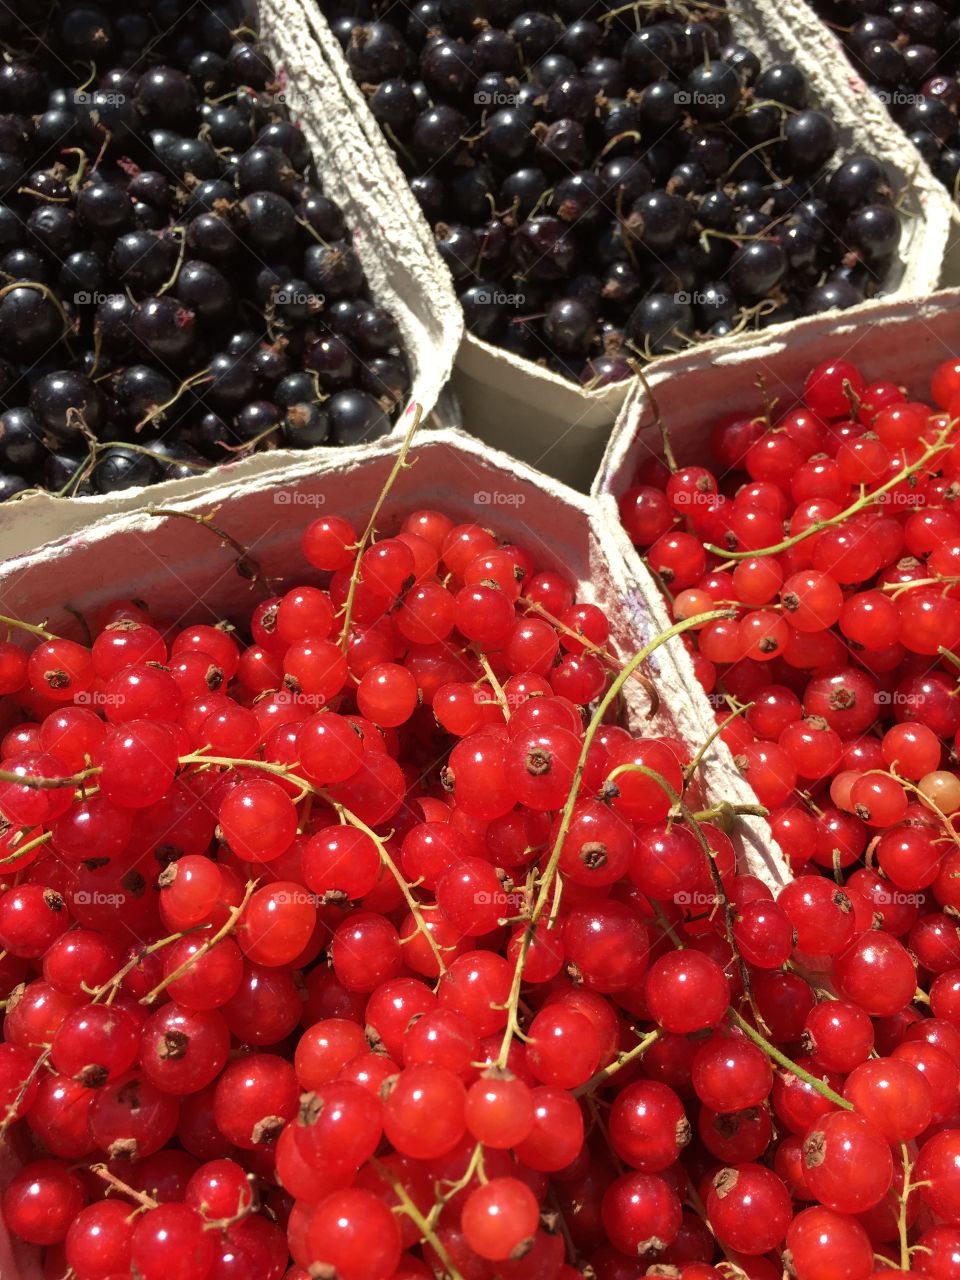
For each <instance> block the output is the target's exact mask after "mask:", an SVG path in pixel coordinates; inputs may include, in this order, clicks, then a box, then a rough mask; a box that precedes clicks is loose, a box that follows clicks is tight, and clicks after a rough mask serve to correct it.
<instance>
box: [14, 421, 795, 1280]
mask: <svg viewBox="0 0 960 1280" xmlns="http://www.w3.org/2000/svg"><path fill="white" fill-rule="evenodd" d="M398 449H399V445H398V443H397V442H396V441H383V442H380V443H378V444H375V445H372V446H370V447H368V448H366V449H341V450H338V451H337V452H336V454H335V455H333V456H331V455H330V454H329V453H328V454H327V456H326V457H324V458H322V459H318V458H305V457H302V456H301V457H300V459H299V460H298V461H296V462H295V463H293V464H292V465H291V466H289V467H288V468H287V469H286V470H285V471H284V472H282V473H281V472H273V473H270V474H260V475H253V476H250V475H247V476H246V477H244V478H243V479H241V478H239V477H238V478H236V479H235V478H233V477H232V476H224V477H222V480H221V483H220V484H219V485H216V486H213V487H211V488H209V489H208V490H207V491H205V492H204V493H196V492H194V493H192V494H189V495H186V496H185V497H184V498H183V499H182V500H181V501H178V502H177V503H176V504H175V508H174V509H175V510H176V511H179V512H186V513H192V514H194V515H204V514H207V513H208V512H210V511H212V510H216V512H217V515H216V524H217V526H218V528H220V529H222V530H224V531H225V532H227V533H229V534H231V535H232V536H233V537H235V538H236V539H237V540H238V541H239V542H240V543H242V544H243V546H244V547H245V548H246V551H247V555H248V558H252V560H254V561H256V564H257V567H258V571H259V572H258V578H257V580H256V581H254V582H252V583H251V581H250V580H249V577H248V576H244V575H243V574H241V573H239V572H238V569H237V560H238V553H237V551H236V550H235V549H234V548H232V547H231V546H229V545H227V544H224V543H223V542H222V541H221V540H220V538H219V537H217V536H216V535H215V534H214V533H213V532H211V531H210V530H207V529H203V528H200V527H199V526H198V525H197V524H196V523H195V522H194V521H192V520H186V519H182V518H178V517H176V516H172V515H169V514H166V515H164V514H162V513H161V514H156V515H152V514H150V513H149V512H147V511H133V512H122V513H114V514H112V515H109V516H103V517H101V518H100V519H98V520H96V521H94V522H93V523H92V524H90V526H89V527H88V528H87V529H85V530H83V531H82V532H75V533H73V534H71V535H68V536H66V537H62V538H60V539H58V540H56V541H54V542H51V543H49V544H47V545H44V546H42V547H39V548H37V549H36V550H33V551H30V552H27V553H24V554H22V555H18V556H13V557H11V558H9V559H8V560H7V561H6V563H5V564H3V565H2V566H0V613H3V614H4V615H6V616H12V617H16V618H19V619H21V620H23V621H31V622H37V621H40V620H42V619H48V620H49V622H48V625H49V627H50V628H51V629H52V630H54V631H56V632H61V633H64V634H68V635H69V634H76V633H77V618H76V614H75V613H74V612H73V610H79V611H80V612H81V613H82V614H87V613H92V612H93V611H94V610H95V609H96V608H97V606H98V605H103V604H105V603H106V602H107V601H109V600H112V599H115V598H116V597H117V596H118V594H122V593H123V592H124V590H125V589H127V588H128V587H130V588H135V593H136V595H137V596H138V597H142V598H144V599H145V600H146V601H147V602H148V603H149V605H150V606H151V608H152V609H154V610H155V611H156V612H157V614H158V615H159V616H163V617H167V618H170V619H172V620H174V621H184V622H186V621H188V620H189V621H195V622H216V621H219V620H220V619H222V618H232V619H236V620H237V621H238V622H242V621H243V620H244V619H245V618H248V617H249V614H250V611H251V609H252V608H253V606H254V605H255V604H256V602H257V601H258V600H260V599H262V598H263V597H264V596H266V595H270V594H274V592H275V590H276V588H277V586H278V585H279V584H280V583H283V582H291V581H302V580H304V579H307V580H309V579H310V577H311V576H312V574H313V571H312V570H310V569H309V568H308V566H306V564H305V563H304V561H303V557H302V555H301V553H300V536H301V532H302V530H303V527H304V526H305V525H306V524H307V523H308V522H309V521H310V520H312V519H314V518H315V517H316V516H317V515H318V514H320V513H322V512H329V513H331V514H332V513H334V512H336V513H338V514H343V515H345V516H347V517H348V518H350V519H351V520H352V521H354V523H355V525H356V527H357V528H363V527H365V524H366V521H367V519H368V518H369V513H370V511H371V509H372V507H373V504H374V502H375V501H376V499H377V496H378V495H379V493H380V491H381V490H382V488H383V485H384V483H385V481H386V479H387V476H388V474H389V472H390V470H391V468H392V466H393V464H394V462H395V460H396V457H397V453H398ZM409 461H410V462H411V463H412V465H411V466H409V467H408V468H406V469H404V470H402V471H401V472H400V473H399V475H398V477H397V479H396V482H395V484H394V486H393V488H392V489H391V492H390V495H389V497H388V499H387V502H386V504H385V506H384V509H383V512H382V518H381V520H380V527H379V530H378V532H379V533H380V534H381V535H384V536H385V535H388V534H390V533H392V532H393V531H395V529H396V527H397V525H398V524H399V522H400V519H401V518H402V516H403V515H405V514H406V513H408V512H409V511H411V510H414V509H417V508H421V507H425V506H435V507H437V508H439V509H441V510H444V511H446V512H448V513H449V514H450V515H451V516H453V517H454V518H457V519H460V520H464V521H476V522H479V523H481V524H484V525H489V527H491V529H493V531H494V532H495V533H496V534H497V535H498V536H499V537H501V538H503V539H505V540H510V541H515V542H517V543H519V544H521V545H523V546H525V547H527V548H528V549H529V550H530V552H531V553H532V554H533V556H534V557H535V559H536V560H537V562H538V564H539V565H542V566H543V567H544V568H552V569H555V570H558V571H559V572H561V573H563V574H564V575H565V576H566V577H567V578H568V579H570V580H571V581H573V582H575V583H576V584H577V592H578V598H579V599H582V600H588V601H591V602H593V603H596V604H597V605H599V606H600V607H601V608H602V609H603V610H604V612H605V614H606V616H607V617H608V619H609V621H610V628H611V635H610V642H609V644H610V647H611V648H612V649H613V650H614V651H615V652H616V653H617V654H618V655H619V656H620V657H621V658H622V659H623V660H626V659H628V658H629V657H630V656H631V655H632V654H634V653H636V652H637V651H638V650H639V649H641V648H642V647H643V646H644V645H645V644H646V643H647V642H648V641H650V640H651V639H652V638H654V637H655V636H656V635H658V634H659V633H660V632H662V631H664V630H666V628H667V627H668V626H669V622H670V620H669V618H668V617H667V616H666V612H665V609H664V606H663V601H662V598H661V596H660V592H659V590H658V588H657V586H656V584H655V582H654V581H653V579H652V578H651V577H650V575H649V573H648V572H647V570H646V569H645V568H644V566H643V565H642V564H640V563H639V562H637V563H635V564H632V565H629V566H628V565H627V563H626V561H625V559H624V556H623V554H622V552H621V549H620V547H619V545H618V541H617V538H616V536H615V531H614V530H612V529H611V527H610V522H609V520H607V519H606V518H605V517H604V516H603V515H602V514H601V508H600V505H599V504H598V503H596V502H595V501H594V500H593V499H591V498H589V497H585V496H583V495H581V494H578V493H575V492H574V491H572V490H570V489H567V488H565V487H564V486H563V485H561V484H559V483H557V482H556V481H554V480H551V479H549V478H547V477H545V476H542V475H538V474H537V473H536V472H534V471H532V470H531V469H530V468H528V467H526V466H524V465H523V464H519V463H517V462H515V461H514V460H513V459H512V458H510V457H507V456H506V455H504V454H502V453H498V452H496V451H494V450H492V449H490V448H489V447H487V446H486V445H484V444H482V443H480V442H479V441H477V440H474V439H472V438H471V437H469V436H466V435H464V434H462V433H460V432H458V431H454V430H443V431H437V432H432V433H427V434H426V435H425V436H424V437H423V438H422V439H421V440H419V441H415V443H414V446H413V448H412V449H411V452H410V455H409ZM118 566H122V567H123V575H122V578H121V577H120V575H119V574H118ZM264 579H269V586H268V585H267V583H266V582H265V581H264ZM644 673H645V674H646V675H647V676H648V677H649V678H650V679H651V680H653V681H654V683H655V686H656V688H657V691H658V694H659V698H660V706H659V709H658V710H657V712H656V714H655V715H654V716H653V717H651V718H648V713H649V711H650V700H649V697H648V695H647V693H646V691H645V690H644V688H643V687H642V685H641V684H640V683H639V682H638V681H634V680H631V681H629V682H628V684H627V685H626V687H625V690H624V694H625V703H626V714H627V720H628V723H629V724H630V725H631V727H632V728H633V729H635V730H638V731H641V730H644V729H645V730H646V731H648V732H650V733H667V734H670V735H676V736H678V737H680V738H682V739H683V740H684V741H685V742H687V743H689V744H691V745H696V746H699V745H700V744H701V743H703V742H704V741H705V740H706V738H707V737H708V735H709V733H710V731H711V729H712V728H713V727H714V722H713V717H712V714H711V710H710V707H709V704H708V703H707V701H706V699H705V697H704V695H703V693H702V691H701V690H700V687H699V685H698V684H697V682H696V680H695V679H694V677H693V674H692V669H691V667H690V661H689V657H688V655H687V652H686V650H685V649H684V647H683V644H682V642H681V641H680V640H679V639H678V638H674V639H672V640H670V641H668V642H667V643H665V644H663V645H661V646H660V647H659V648H658V649H657V650H655V652H654V653H653V654H652V655H651V657H650V658H649V660H648V662H647V664H646V666H645V668H644ZM718 745H719V744H716V743H715V744H714V745H713V747H711V749H710V750H709V751H708V752H707V753H706V755H705V757H704V761H703V764H702V766H701V768H700V773H699V788H698V789H699V793H700V795H701V797H702V799H703V801H704V803H706V804H712V803H716V802H718V801H720V800H728V801H731V802H733V803H738V802H741V803H743V802H751V801H752V799H753V797H752V793H751V792H750V790H749V788H748V787H747V786H746V784H745V783H744V781H743V779H742V778H741V777H740V775H739V774H738V772H737V771H736V769H735V768H734V767H733V764H732V761H730V760H729V756H728V754H727V753H726V752H725V749H724V750H723V751H719V750H717V746H718ZM737 834H738V841H739V847H740V856H741V865H743V866H744V867H745V869H749V870H751V871H752V872H753V873H754V874H756V875H759V876H761V877H762V878H763V879H764V880H765V881H766V883H768V884H769V885H771V887H776V886H778V885H779V884H781V883H783V882H784V880H785V878H786V875H787V871H786V867H785V863H784V861H783V857H782V854H781V853H780V851H779V850H778V849H777V848H776V846H775V845H774V844H773V842H772V841H770V840H769V833H768V832H767V831H766V829H765V826H764V824H762V823H760V822H759V821H758V820H757V819H755V818H743V819H741V821H740V823H739V824H738V833H737ZM2 1154H3V1153H2V1152H0V1156H2ZM21 1155H22V1156H23V1157H24V1158H26V1156H25V1154H24V1153H21ZM8 1157H9V1153H8ZM14 1168H15V1162H14V1161H13V1160H12V1159H10V1158H8V1159H7V1160H6V1163H4V1162H3V1161H2V1160H0V1186H2V1185H3V1183H4V1181H5V1178H4V1169H6V1179H9V1177H10V1176H12V1172H13V1170H14ZM10 1245H11V1242H10V1240H9V1239H8V1238H7V1235H6V1232H5V1228H4V1226H3V1223H2V1220H0V1277H2V1280H42V1276H41V1271H40V1269H39V1266H38V1264H37V1262H36V1259H35V1257H34V1256H33V1254H34V1252H35V1251H31V1250H26V1251H24V1250H23V1249H21V1248H20V1247H19V1246H17V1249H16V1252H15V1255H11V1254H10V1252H9V1249H10ZM14 1256H15V1257H16V1261H14V1260H13V1257H14ZM11 1268H12V1269H11Z"/></svg>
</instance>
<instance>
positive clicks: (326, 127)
mask: <svg viewBox="0 0 960 1280" xmlns="http://www.w3.org/2000/svg"><path fill="white" fill-rule="evenodd" d="M258 7H259V10H260V26H261V28H262V31H263V43H264V46H265V48H266V49H267V51H268V52H269V54H270V55H271V56H272V58H273V59H274V62H275V65H276V68H277V75H278V79H279V81H280V84H281V86H282V88H281V92H280V95H279V96H280V98H281V99H282V101H283V102H284V103H285V104H286V105H287V107H288V109H289V111H290V117H291V119H292V120H294V121H295V122H296V123H298V124H299V125H300V126H301V127H302V129H303V132H304V135H305V136H306V139H307V141H308V142H309V144H310V149H311V152H312V154H313V157H314V160H315V162H316V168H317V173H318V176H319V179H320V181H321V183H322V185H323V190H324V193H325V194H326V195H328V196H329V197H330V198H331V199H333V200H335V201H336V202H337V203H338V204H339V205H340V207H341V208H342V210H343V212H344V216H345V218H346V221H347V225H348V227H349V229H350V233H351V236H352V241H353V245H354V248H355V249H356V251H357V253H358V255H359V257H360V259H361V261H362V262H363V267H364V271H365V272H366V277H367V282H368V284H369V287H370V290H371V292H372V294H373V297H374V298H375V299H376V300H377V302H379V303H380V304H381V305H383V306H384V307H386V309H387V310H388V311H389V312H390V313H391V314H392V315H393V317H394V318H395V319H396V321H397V324H398V326H399V328H400V332H401V335H402V338H403V342H404V346H405V349H406V353H407V357H408V359H409V360H410V363H411V371H412V375H413V378H412V384H411V388H410V394H409V397H408V403H409V404H414V403H417V404H420V405H421V406H422V407H423V410H424V419H425V421H430V420H431V419H433V418H434V411H435V410H437V408H438V405H439V406H440V416H441V417H442V419H443V422H444V424H445V425H456V423H457V421H458V416H459V415H458V411H457V408H456V402H455V400H454V398H453V396H452V393H451V392H450V390H449V388H448V382H449V377H450V371H451V368H452V366H453V361H454V358H455V356H456V352H457V348H458V346H459V343H460V338H461V335H462V332H463V316H462V312H461V310H460V305H459V303H458V302H457V299H456V296H455V294H454V292H453V286H452V283H451V280H450V276H449V273H448V272H447V271H446V269H445V268H444V267H443V266H442V264H441V263H439V261H438V260H437V259H436V256H435V254H432V253H430V252H428V249H432V238H429V237H428V233H427V232H426V229H425V228H424V227H423V225H422V224H421V221H420V220H418V219H414V218H411V217H410V211H409V209H408V208H407V207H406V206H405V205H404V204H403V202H401V201H398V200H397V199H396V193H395V191H394V190H393V188H392V186H391V179H390V175H389V174H388V173H386V172H385V171H384V169H383V166H382V164H381V163H380V157H379V156H377V155H375V154H374V153H373V150H372V148H371V147H370V146H369V144H368V143H367V141H366V140H365V139H364V137H363V135H362V134H361V132H360V131H359V130H358V129H357V128H356V126H355V124H354V121H353V118H352V114H351V113H349V112H348V110H347V108H346V106H345V104H344V102H343V98H342V94H341V91H340V88H339V85H338V83H337V81H336V80H335V78H334V76H333V75H332V74H331V72H330V70H329V68H328V66H327V64H326V58H325V54H324V52H323V50H322V48H321V47H320V45H319V44H318V43H317V41H316V40H315V39H314V36H313V34H312V30H311V27H310V24H308V22H307V19H306V16H305V10H304V7H303V5H301V4H300V3H298V2H297V0H262V2H261V3H260V4H259V6H258ZM428 238H429V239H430V243H429V245H428V243H427V240H428ZM445 388H447V389H446V390H445ZM405 429H406V419H405V418H404V416H403V415H402V414H401V416H400V417H399V419H398V423H397V426H396V427H395V428H394V431H393V435H394V436H397V435H399V436H402V435H403V433H404V431H405ZM339 452H340V450H339V449H337V448H334V447H327V446H320V447H317V448H314V449H309V450H303V449H277V450H271V451H266V452H262V453H257V454H253V455H252V456H251V457H249V458H244V459H242V460H241V461H238V462H233V463H227V464H225V465H224V466H220V467H215V468H211V470H209V471H207V472H204V473H202V474H200V475H198V476H196V477H189V478H186V479H183V480H166V481H161V482H160V483H159V484H154V485H149V486H146V487H138V488H132V489H125V490H121V491H120V492H118V493H115V494H109V495H103V496H96V495H91V496H89V497H84V498H54V497H53V496H51V495H50V494H46V493H39V494H37V495H36V496H32V495H31V496H28V497H26V498H24V499H22V500H19V501H13V502H7V503H3V504H0V559H2V558H4V557H6V556H10V555H15V554H18V553H20V552H22V551H28V550H30V549H31V548H32V547H35V546H38V545H39V544H40V543H41V542H46V541H49V540H51V539H53V538H57V537H61V536H65V535H67V534H69V533H71V532H73V531H74V530H76V529H81V528H83V527H84V526H85V525H88V524H89V523H90V521H91V520H96V519H97V518H98V517H100V516H103V515H106V514H108V513H110V512H112V511H128V510H132V509H134V508H136V507H140V506H143V505H144V504H145V503H148V502H149V503H157V504H160V503H166V502H176V501H179V500H180V499H182V498H183V497H184V495H186V494H188V493H191V492H193V491H195V490H196V491H202V490H205V489H209V488H211V487H213V486H216V485H218V484H220V483H222V482H223V481H224V480H225V479H226V478H227V477H228V476H229V477H230V479H231V481H233V480H236V481H240V480H242V479H243V478H245V477H253V476H256V475H261V474H263V473H264V472H267V471H273V470H276V469H277V468H278V467H282V466H285V465H287V464H297V463H299V462H302V461H303V460H304V459H305V458H309V459H317V458H322V457H324V456H334V455H336V454H338V453H339ZM3 1280H6V1278H5V1277H3Z"/></svg>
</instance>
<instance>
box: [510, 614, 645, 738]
mask: <svg viewBox="0 0 960 1280" xmlns="http://www.w3.org/2000/svg"><path fill="white" fill-rule="evenodd" d="M517 603H518V604H521V605H523V607H524V609H526V610H527V612H528V613H536V614H537V615H538V616H539V617H541V618H543V620H544V622H549V623H550V625H551V627H553V628H555V629H556V630H557V631H562V632H563V634H564V635H567V636H572V637H573V638H574V639H575V640H579V641H580V643H581V644H582V645H583V647H584V649H586V651H587V652H588V653H592V654H595V655H596V657H598V658H602V659H603V661H604V662H605V663H606V665H607V666H608V667H609V669H610V670H611V671H619V670H620V663H619V662H618V661H617V659H616V657H615V656H614V655H613V654H612V653H611V652H610V650H609V649H605V648H604V647H603V645H600V644H593V642H592V641H590V640H588V639H587V637H586V636H583V635H581V634H580V632H579V631H574V629H573V627H568V626H567V625H566V623H564V622H561V621H560V619H559V618H555V617H554V616H553V614H552V613H551V612H550V610H549V609H545V608H544V607H543V605H542V604H540V602H539V601H537V600H530V599H528V598H527V597H526V596H521V597H520V599H519V600H518V601H517ZM634 674H635V676H636V678H637V680H638V681H639V682H640V684H642V685H643V689H644V692H645V693H646V695H647V697H648V698H649V699H650V710H649V711H648V712H647V718H648V719H649V718H650V717H652V716H655V715H656V714H657V712H658V711H659V709H660V695H659V693H658V692H657V688H656V685H655V684H654V683H653V681H652V680H651V679H649V677H647V676H645V675H644V674H643V672H642V671H636V672H634Z"/></svg>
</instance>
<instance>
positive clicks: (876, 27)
mask: <svg viewBox="0 0 960 1280" xmlns="http://www.w3.org/2000/svg"><path fill="white" fill-rule="evenodd" d="M816 8H817V11H818V12H819V14H820V16H821V17H822V18H823V19H824V20H825V21H826V22H828V23H829V24H830V25H831V26H832V27H834V29H835V30H836V31H837V34H838V35H840V36H841V38H842V39H843V42H844V44H845V46H846V49H847V54H848V56H849V58H850V60H851V62H852V63H853V65H854V66H855V67H856V68H857V70H858V71H859V72H860V74H861V75H862V76H863V78H864V79H865V80H866V81H867V83H868V84H870V85H872V87H873V89H874V90H875V92H876V93H877V95H878V96H879V97H880V99H881V101H883V102H885V103H886V104H887V107H888V109H889V111H890V114H891V115H892V116H893V118H894V119H895V120H896V121H897V122H898V123H899V124H900V126H901V128H902V129H903V131H904V133H906V134H907V136H908V137H909V139H910V141H911V142H912V143H913V145H914V146H915V147H916V148H917V150H918V151H919V152H920V154H921V155H922V156H923V158H924V160H926V162H927V164H929V165H930V167H931V169H933V172H934V173H935V174H936V176H937V177H938V178H939V179H940V181H941V182H942V183H943V184H944V186H945V187H947V188H948V190H949V191H950V192H951V193H952V195H953V198H954V199H955V200H956V199H957V198H958V196H960V123H958V120H957V110H958V108H960V80H958V73H960V9H958V8H957V5H956V4H955V3H950V0H943V2H941V3H939V4H938V3H937V2H936V0H816Z"/></svg>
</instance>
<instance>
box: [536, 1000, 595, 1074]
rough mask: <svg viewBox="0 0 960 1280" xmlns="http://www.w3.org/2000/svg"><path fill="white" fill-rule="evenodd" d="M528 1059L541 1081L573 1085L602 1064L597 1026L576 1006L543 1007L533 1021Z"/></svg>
mask: <svg viewBox="0 0 960 1280" xmlns="http://www.w3.org/2000/svg"><path fill="white" fill-rule="evenodd" d="M526 1061H527V1064H528V1066H529V1068H530V1070H531V1071H532V1073H533V1075H534V1076H535V1077H536V1079H537V1080H538V1081H539V1082H540V1083H542V1084H548V1085H554V1086H558V1087H560V1088H565V1089H573V1088H575V1087H576V1086H577V1085H581V1084H584V1083H585V1082H586V1081H587V1080H589V1078H590V1076H591V1075H593V1073H594V1071H595V1070H596V1069H597V1067H598V1065H599V1062H600V1046H599V1043H598V1039H597V1033H596V1030H595V1028H594V1026H593V1024H592V1023H591V1022H590V1021H589V1019H587V1018H586V1017H584V1015H583V1014H582V1013H578V1012H577V1011H576V1010H575V1009H571V1008H565V1007H562V1006H560V1005H553V1006H551V1007H549V1008H546V1009H542V1010H541V1011H540V1012H539V1013H538V1014H537V1016H536V1017H535V1018H534V1019H533V1021H532V1022H531V1024H530V1030H529V1040H528V1042H527V1046H526Z"/></svg>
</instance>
